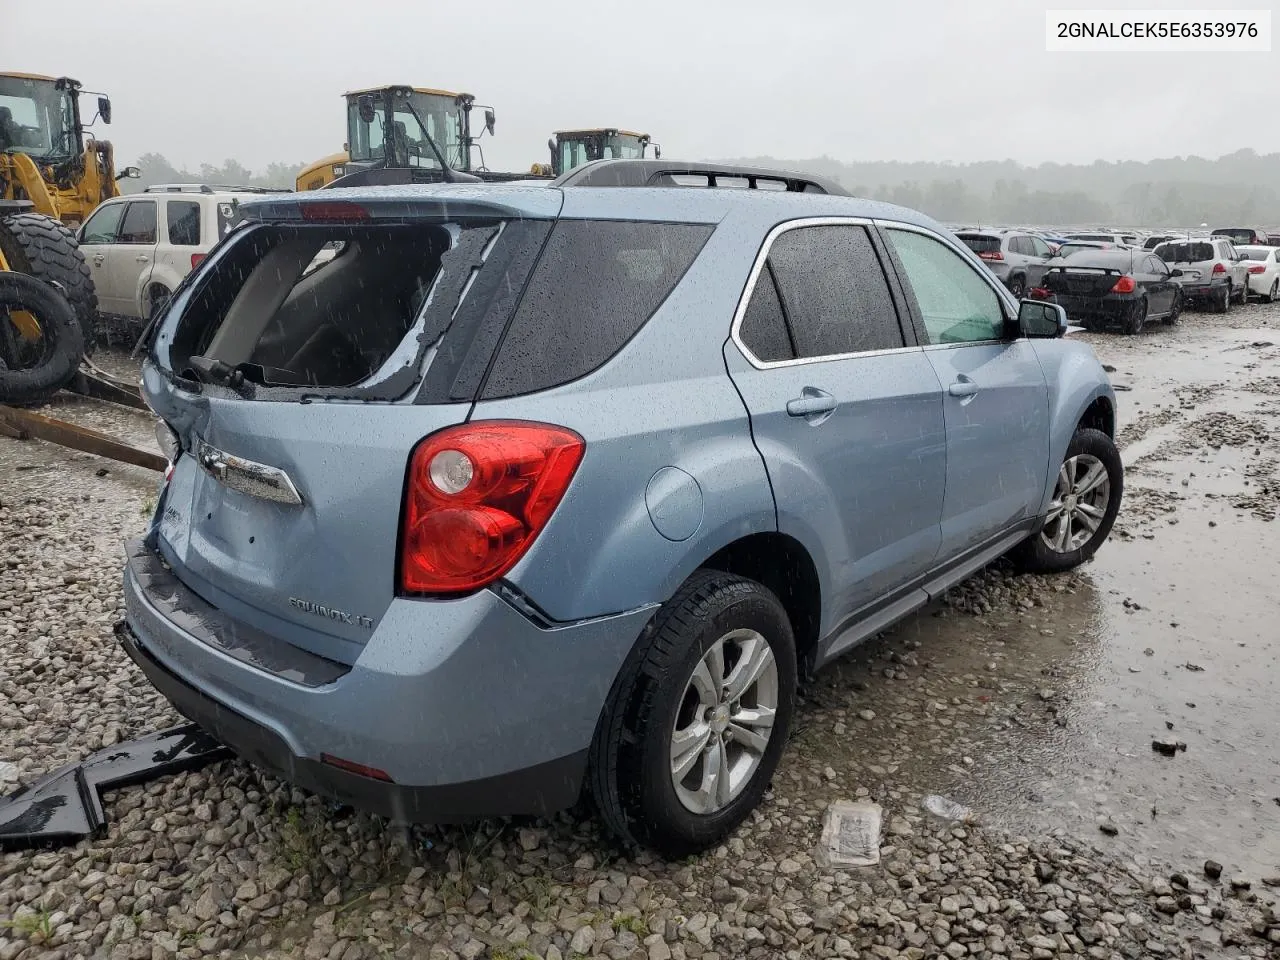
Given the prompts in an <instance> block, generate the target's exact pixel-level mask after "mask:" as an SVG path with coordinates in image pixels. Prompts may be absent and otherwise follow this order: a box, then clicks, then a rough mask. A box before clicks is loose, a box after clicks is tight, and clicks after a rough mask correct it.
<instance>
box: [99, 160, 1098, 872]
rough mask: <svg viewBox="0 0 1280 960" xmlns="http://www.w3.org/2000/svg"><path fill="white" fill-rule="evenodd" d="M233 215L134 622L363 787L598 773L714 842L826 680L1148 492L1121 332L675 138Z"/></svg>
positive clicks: (500, 799) (304, 770) (673, 838)
mask: <svg viewBox="0 0 1280 960" xmlns="http://www.w3.org/2000/svg"><path fill="white" fill-rule="evenodd" d="M672 170H675V171H676V172H675V173H672ZM695 174H698V176H695ZM699 176H700V177H701V180H700V181H699V179H698V177H699ZM691 178H692V180H693V182H695V183H696V182H701V184H702V186H703V187H704V189H697V188H694V187H691V186H690V185H689V184H690V181H691ZM730 182H732V183H733V184H734V185H737V186H745V187H747V189H724V187H725V186H727V185H728V184H729V183H730ZM653 183H657V184H660V185H659V186H649V184H653ZM598 184H605V186H598ZM705 187H715V188H716V189H706V188H705ZM242 209H243V214H244V218H245V220H244V225H243V226H242V227H241V228H240V229H238V230H237V231H235V232H234V233H233V234H232V235H231V236H230V237H228V238H227V239H225V240H224V241H223V242H222V243H221V244H220V245H219V246H218V247H217V248H216V249H215V251H214V252H213V253H211V254H210V256H209V257H208V259H206V260H205V262H204V263H203V264H202V265H201V266H200V268H199V269H198V270H197V271H195V272H194V273H193V274H192V275H191V276H190V277H189V278H188V280H187V281H186V282H185V283H184V285H183V286H182V287H181V288H180V289H179V290H178V291H177V292H176V293H175V296H174V297H173V300H172V302H171V305H170V308H169V309H168V311H167V312H166V313H165V314H164V315H163V317H162V318H161V320H160V321H159V322H158V324H157V325H156V327H155V328H154V330H153V331H152V332H151V334H150V335H149V339H148V345H147V354H148V355H147V359H146V363H145V366H144V370H143V380H144V388H145V393H146V396H147V398H148V401H149V403H150V404H151V405H152V407H153V408H154V410H155V411H156V412H157V414H158V415H159V417H160V418H161V419H162V421H163V422H162V423H161V424H160V426H159V434H160V438H161V441H162V443H163V444H164V445H165V446H166V448H167V449H168V451H169V456H170V459H171V460H172V462H173V466H172V470H171V473H170V475H169V476H168V477H167V480H166V482H165V484H164V488H163V493H162V496H161V497H160V500H159V504H158V506H157V508H156V513H155V517H154V520H153V522H152V524H151V526H150V528H149V530H148V533H147V535H146V537H145V538H144V539H142V540H140V541H137V542H135V543H132V544H130V546H129V551H128V567H127V570H126V572H125V599H126V603H127V620H126V621H125V622H122V623H121V624H120V626H119V627H118V630H117V633H118V635H119V637H120V639H121V642H122V643H123V644H124V646H125V648H126V649H127V651H128V652H129V654H130V655H131V656H132V657H133V658H134V660H135V661H136V662H137V663H138V664H139V665H140V666H141V668H142V669H143V671H144V672H145V673H146V674H147V676H148V677H149V678H150V679H151V681H152V682H153V683H154V684H155V686H156V687H157V688H159V689H160V690H161V691H163V692H164V693H165V695H166V696H168V697H169V699H170V700H172V702H173V703H174V705H175V706H176V707H177V708H178V710H180V711H181V712H182V713H184V714H186V715H187V716H188V717H190V718H192V719H193V720H195V721H197V722H198V723H200V724H202V725H203V726H204V727H205V728H207V729H208V730H209V731H210V732H211V733H212V734H213V735H214V736H216V737H218V738H219V739H220V740H222V741H223V742H225V743H227V744H228V745H230V746H231V747H232V748H233V749H234V750H236V751H237V752H238V753H240V754H241V755H242V756H244V757H245V758H247V759H249V760H250V761H252V762H254V763H257V764H259V765H261V766H262V767H265V768H268V769H270V770H272V771H275V772H276V773H278V774H280V775H281V776H283V777H285V778H287V779H288V780H290V781H292V782H294V783H297V784H300V785H302V786H304V787H306V788H309V789H312V790H314V791H317V792H319V793H322V794H326V795H328V796H331V797H334V798H337V799H339V800H341V801H344V802H347V803H350V804H353V805H355V806H357V807H361V808H365V809H369V810H373V811H377V812H379V813H382V814H384V815H386V816H388V817H392V818H395V819H399V820H407V821H436V822H447V821H456V820H460V819H466V818H470V817H475V816H482V815H495V814H517V813H518V814H530V813H533V814H540V813H546V812H549V811H553V810H556V809H558V808H563V807H565V806H568V805H570V804H572V803H573V802H574V801H575V800H576V799H577V798H578V796H579V794H580V792H581V791H582V790H583V789H584V788H586V789H589V791H590V793H591V794H592V796H593V798H594V800H595V803H596V805H597V807H598V809H599V811H600V814H601V816H602V818H603V820H604V821H605V822H606V823H607V825H608V826H609V827H610V828H611V829H612V830H613V831H614V832H615V833H616V834H617V835H618V836H619V837H620V838H622V839H623V840H624V841H632V842H638V843H643V844H647V845H650V846H653V847H655V848H657V849H659V850H662V851H664V852H667V853H679V852H688V851H692V850H696V849H699V848H702V847H705V846H707V845H708V844H712V843H714V842H716V841H717V840H719V839H720V838H722V837H724V836H725V835H726V834H727V833H728V832H729V831H731V830H732V829H733V828H734V827H735V826H736V825H737V824H738V823H740V822H741V821H742V820H743V818H744V817H745V816H746V815H747V814H748V812H749V811H750V810H751V809H752V807H754V806H755V805H756V804H757V803H758V802H759V801H760V799H761V797H762V795H763V793H764V791H765V790H766V788H767V787H768V784H769V780H770V778H771V777H772V775H773V773H774V770H775V768H776V766H777V763H778V759H779V755H780V753H781V751H782V749H783V746H784V744H785V741H786V739H787V734H788V730H789V728H790V726H791V722H792V717H793V712H794V709H795V702H796V684H797V681H798V679H799V678H800V677H802V676H805V675H807V674H809V673H810V672H812V671H813V670H815V669H817V668H819V667H821V666H822V665H823V664H825V663H827V662H829V661H830V660H832V659H833V658H834V657H837V656H839V655H841V654H842V653H844V652H846V651H847V650H849V649H850V648H851V647H852V646H853V645H854V644H856V643H858V642H859V641H861V640H863V639H865V638H867V637H869V636H871V635H873V634H875V633H877V632H879V631H882V630H884V629H885V628H886V627H888V626H889V625H890V624H892V623H893V622H894V621H896V620H898V619H900V618H902V617H904V616H905V615H907V614H909V613H910V612H911V611H913V610H916V609H918V608H919V607H921V606H922V605H924V604H925V603H927V602H928V601H929V600H930V599H932V598H935V597H937V596H938V595H939V594H941V593H942V592H943V591H944V590H946V589H947V588H948V587H950V586H951V585H953V584H955V583H956V582H958V581H960V580H961V579H963V578H964V577H967V576H969V575H970V574H972V573H973V572H974V571H976V570H978V569H979V568H980V567H982V566H983V565H984V564H986V563H989V562H990V561H992V560H994V559H995V558H997V557H999V556H1001V555H1002V554H1005V553H1009V552H1013V553H1014V554H1015V555H1016V557H1017V558H1018V560H1019V561H1020V562H1022V563H1023V564H1025V565H1026V566H1027V567H1030V568H1032V569H1035V570H1040V571H1053V570H1065V569H1067V568H1070V567H1074V566H1076V565H1078V564H1080V563H1082V562H1084V561H1085V560H1087V559H1089V557H1091V556H1092V555H1093V553H1094V551H1096V550H1097V549H1098V547H1099V545H1100V544H1101V543H1102V541H1103V540H1104V539H1105V538H1106V537H1107V535H1108V532H1109V531H1110V529H1111V525H1112V522H1113V521H1114V519H1115V516H1116V512H1117V510H1118V508H1119V505H1120V498H1121V488H1122V484H1123V474H1122V467H1121V463H1120V458H1119V456H1118V455H1117V452H1116V447H1115V445H1114V443H1113V442H1112V437H1113V435H1114V431H1115V395H1114V393H1113V391H1112V389H1111V386H1110V384H1109V382H1108V380H1107V377H1106V374H1105V373H1104V372H1103V370H1102V367H1101V366H1100V364H1099V363H1098V360H1097V358H1096V357H1095V356H1094V354H1093V352H1092V350H1091V349H1090V348H1089V347H1088V346H1087V345H1085V344H1083V343H1079V342H1074V341H1072V340H1070V339H1063V333H1064V332H1065V330H1066V323H1065V317H1064V315H1063V314H1062V311H1061V310H1060V308H1058V307H1056V306H1053V305H1048V304H1038V303H1034V302H1031V301H1024V302H1023V303H1021V304H1019V303H1018V302H1017V301H1016V300H1014V299H1013V298H1012V297H1011V296H1010V294H1009V292H1008V291H1007V290H1005V289H1004V288H1003V287H1002V285H1001V284H1000V283H999V282H998V281H997V280H996V279H995V278H994V277H992V275H991V274H990V272H989V271H988V270H986V269H985V267H984V266H983V264H982V262H981V261H980V260H979V259H978V258H977V257H976V256H974V255H973V253H972V252H971V251H970V250H968V249H967V248H966V247H965V246H964V245H963V244H961V243H960V242H959V241H957V240H956V239H955V238H954V237H953V236H951V234H950V233H949V232H948V231H947V230H946V229H945V228H943V227H941V226H940V225H938V224H937V223H935V222H934V221H932V220H930V219H928V218H927V217H924V216H922V215H921V214H918V213H915V212H913V211H910V210H906V209H902V208H900V207H894V206H888V205H885V204H879V203H872V202H869V201H865V200H858V199H854V198H852V197H849V196H841V195H839V192H838V189H837V188H834V187H831V186H830V185H824V184H822V183H820V182H819V181H811V180H807V179H805V178H799V177H796V176H795V175H790V174H770V173H769V172H767V171H764V172H762V171H750V170H734V169H730V170H728V171H725V170H720V171H716V170H715V168H711V167H706V168H703V167H700V166H699V165H693V164H685V165H677V167H672V165H671V164H669V163H668V162H667V161H602V162H600V163H597V164H591V165H588V166H587V167H584V168H580V169H579V170H576V171H574V172H573V173H570V174H567V175H565V176H564V177H562V178H560V179H559V180H557V181H554V182H551V183H550V184H549V185H547V184H541V185H536V186H535V185H487V186H468V185H447V184H446V185H437V186H420V187H398V188H378V187H374V188H354V189H350V190H345V191H337V190H335V191H323V192H317V193H313V194H304V195H296V196H289V197H287V198H273V199H268V200H264V201H260V202H259V201H254V202H250V203H247V204H245V205H244V206H243V208H242ZM335 249H336V250H337V251H338V252H337V254H336V255H335V256H332V257H331V258H329V259H326V256H327V255H326V256H319V257H318V256H317V254H320V252H321V251H322V250H325V251H330V252H331V251H333V250H335Z"/></svg>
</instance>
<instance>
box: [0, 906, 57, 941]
mask: <svg viewBox="0 0 1280 960" xmlns="http://www.w3.org/2000/svg"><path fill="white" fill-rule="evenodd" d="M51 916H52V914H50V913H49V911H48V910H38V911H36V912H35V913H22V914H19V915H18V916H16V917H14V918H13V919H11V920H0V930H13V931H15V932H17V933H21V934H23V935H24V936H27V937H34V936H39V937H41V938H43V939H45V940H48V939H49V938H50V937H52V936H53V924H52V923H51V922H50V919H49V918H50V917H51Z"/></svg>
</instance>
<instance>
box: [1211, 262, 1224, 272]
mask: <svg viewBox="0 0 1280 960" xmlns="http://www.w3.org/2000/svg"><path fill="white" fill-rule="evenodd" d="M1213 272H1214V273H1215V274H1219V273H1226V272H1227V268H1226V267H1224V266H1223V265H1222V264H1220V263H1215V264H1214V265H1213Z"/></svg>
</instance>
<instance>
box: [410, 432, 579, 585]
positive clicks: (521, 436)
mask: <svg viewBox="0 0 1280 960" xmlns="http://www.w3.org/2000/svg"><path fill="white" fill-rule="evenodd" d="M584 448H585V444H584V443H583V440H582V438H581V437H580V436H578V435H577V434H576V433H574V432H573V431H571V430H566V429H565V428H563V427H553V426H550V425H548V424H543V423H523V422H516V421H492V422H489V423H470V424H462V425H460V426H456V427H449V428H448V429H445V430H441V431H440V432H439V433H435V434H432V435H431V436H429V437H427V438H426V439H424V440H423V441H422V442H421V443H419V444H418V446H417V448H416V449H415V450H414V451H413V455H412V456H411V457H410V459H409V477H408V480H407V482H406V487H405V506H404V529H403V530H402V531H401V541H400V590H401V592H403V593H416V594H423V593H465V592H467V591H470V590H478V589H479V588H481V587H484V586H487V585H488V584H490V583H492V582H493V581H494V580H497V579H498V578H499V577H501V576H502V575H503V574H505V573H506V572H507V571H508V570H510V569H511V568H512V567H513V566H515V564H516V561H517V560H519V559H520V557H521V556H523V555H524V552H525V551H526V550H528V549H529V545H530V544H531V543H533V541H534V538H535V537H537V535H538V533H539V532H540V531H541V530H542V528H543V527H544V526H546V524H547V521H548V520H550V519H551V514H552V513H553V512H554V511H555V509H556V507H557V506H558V505H559V504H560V500H561V498H562V497H563V496H564V493H565V491H566V490H567V489H568V488H569V481H571V480H572V479H573V475H574V473H575V472H576V471H577V469H578V464H579V463H581V462H582V453H583V450H584Z"/></svg>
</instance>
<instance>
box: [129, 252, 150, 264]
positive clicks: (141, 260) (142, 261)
mask: <svg viewBox="0 0 1280 960" xmlns="http://www.w3.org/2000/svg"><path fill="white" fill-rule="evenodd" d="M133 259H135V260H137V261H138V262H139V263H146V262H147V261H148V260H150V259H151V258H150V257H144V256H143V255H142V254H138V255H137V256H136V257H134V258H133Z"/></svg>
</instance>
